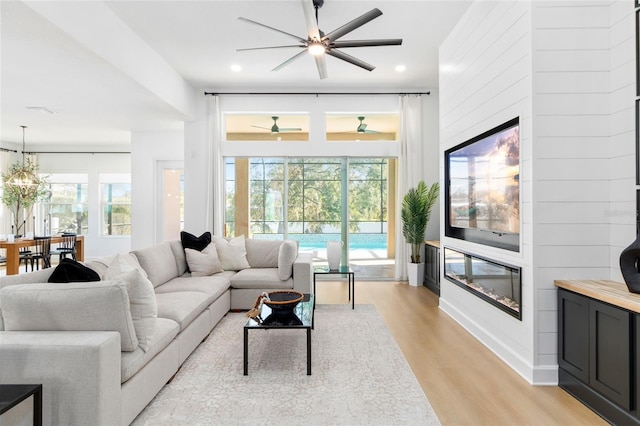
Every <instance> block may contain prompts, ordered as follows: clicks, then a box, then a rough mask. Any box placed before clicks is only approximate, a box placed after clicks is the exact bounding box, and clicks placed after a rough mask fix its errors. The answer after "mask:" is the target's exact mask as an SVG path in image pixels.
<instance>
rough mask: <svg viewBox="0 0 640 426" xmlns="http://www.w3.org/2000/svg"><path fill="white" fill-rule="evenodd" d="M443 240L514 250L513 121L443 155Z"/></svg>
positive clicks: (516, 159) (516, 172)
mask: <svg viewBox="0 0 640 426" xmlns="http://www.w3.org/2000/svg"><path fill="white" fill-rule="evenodd" d="M445 182H446V185H445V194H444V195H445V199H446V203H447V205H446V207H445V235H446V236H447V237H453V238H459V239H462V240H466V241H472V242H475V243H479V244H485V245H489V246H492V247H498V248H502V249H506V250H511V251H519V250H520V132H519V119H518V118H514V119H512V120H509V121H507V122H506V123H503V124H501V125H499V126H497V127H495V128H493V129H491V130H488V131H486V132H484V133H482V134H481V135H478V136H476V137H474V138H473V139H470V140H468V141H466V142H463V143H461V144H460V145H458V146H455V147H453V148H451V149H449V150H447V151H445Z"/></svg>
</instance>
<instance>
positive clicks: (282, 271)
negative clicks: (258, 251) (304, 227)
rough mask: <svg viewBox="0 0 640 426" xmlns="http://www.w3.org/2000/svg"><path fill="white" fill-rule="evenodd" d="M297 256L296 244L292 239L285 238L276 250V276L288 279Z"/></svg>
mask: <svg viewBox="0 0 640 426" xmlns="http://www.w3.org/2000/svg"><path fill="white" fill-rule="evenodd" d="M296 257H298V245H297V244H296V242H295V241H293V240H287V241H285V242H284V243H282V245H281V246H280V250H279V251H278V276H279V277H280V279H281V280H288V279H289V278H291V274H292V273H293V264H294V262H295V261H296Z"/></svg>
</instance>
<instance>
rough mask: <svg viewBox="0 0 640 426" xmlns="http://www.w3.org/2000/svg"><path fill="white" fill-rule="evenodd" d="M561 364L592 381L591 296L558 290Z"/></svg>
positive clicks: (581, 378) (566, 369)
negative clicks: (590, 368)
mask: <svg viewBox="0 0 640 426" xmlns="http://www.w3.org/2000/svg"><path fill="white" fill-rule="evenodd" d="M558 366H559V367H560V368H562V369H564V370H565V371H567V372H568V373H570V374H571V375H572V376H574V377H575V378H577V379H578V380H581V381H582V382H584V383H585V384H586V383H589V299H588V298H587V297H584V296H580V295H578V294H576V293H571V292H568V291H565V290H562V289H559V290H558Z"/></svg>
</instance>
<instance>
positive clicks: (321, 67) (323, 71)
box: [315, 55, 329, 80]
mask: <svg viewBox="0 0 640 426" xmlns="http://www.w3.org/2000/svg"><path fill="white" fill-rule="evenodd" d="M315 60H316V67H317V68H318V75H319V76H320V80H324V79H325V78H327V77H329V74H327V62H326V61H325V59H324V55H320V56H315Z"/></svg>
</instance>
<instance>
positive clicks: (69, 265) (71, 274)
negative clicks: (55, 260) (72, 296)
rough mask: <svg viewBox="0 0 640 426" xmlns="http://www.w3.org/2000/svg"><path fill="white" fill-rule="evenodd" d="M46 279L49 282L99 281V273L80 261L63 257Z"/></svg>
mask: <svg viewBox="0 0 640 426" xmlns="http://www.w3.org/2000/svg"><path fill="white" fill-rule="evenodd" d="M47 281H48V282H50V283H72V282H90V281H100V275H99V274H98V273H97V272H96V271H94V270H93V269H91V268H89V267H87V266H85V265H83V264H82V263H80V262H76V261H75V260H73V259H67V258H63V259H62V260H61V261H60V263H59V264H58V266H56V267H55V268H54V270H53V272H52V273H51V275H50V276H49V279H48V280H47Z"/></svg>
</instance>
